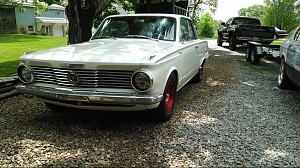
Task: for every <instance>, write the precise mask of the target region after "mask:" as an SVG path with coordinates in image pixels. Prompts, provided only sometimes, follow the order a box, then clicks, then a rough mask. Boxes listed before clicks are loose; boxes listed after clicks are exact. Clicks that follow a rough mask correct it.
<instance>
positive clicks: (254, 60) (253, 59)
mask: <svg viewBox="0 0 300 168" xmlns="http://www.w3.org/2000/svg"><path fill="white" fill-rule="evenodd" d="M251 48H252V52H251V63H252V64H253V65H258V64H259V61H260V57H259V55H257V50H256V47H255V46H253V47H251Z"/></svg>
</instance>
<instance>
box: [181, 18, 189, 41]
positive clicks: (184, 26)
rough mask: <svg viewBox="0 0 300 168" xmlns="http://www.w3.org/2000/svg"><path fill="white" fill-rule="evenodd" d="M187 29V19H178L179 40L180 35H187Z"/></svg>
mask: <svg viewBox="0 0 300 168" xmlns="http://www.w3.org/2000/svg"><path fill="white" fill-rule="evenodd" d="M188 30H189V26H188V21H187V20H186V19H183V18H181V19H180V41H182V40H183V39H182V36H183V35H184V36H186V37H188V36H189V34H188ZM185 41H189V39H187V38H186V39H185Z"/></svg>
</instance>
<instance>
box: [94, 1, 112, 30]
mask: <svg viewBox="0 0 300 168" xmlns="http://www.w3.org/2000/svg"><path fill="white" fill-rule="evenodd" d="M116 14H118V11H117V9H116V8H115V7H114V6H112V5H110V6H108V7H107V8H106V9H104V10H103V11H102V12H100V13H97V14H96V15H95V17H94V27H95V28H97V27H98V26H99V25H100V23H101V22H102V21H103V20H104V19H105V18H106V17H107V16H110V15H116Z"/></svg>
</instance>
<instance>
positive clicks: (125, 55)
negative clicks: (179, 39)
mask: <svg viewBox="0 0 300 168" xmlns="http://www.w3.org/2000/svg"><path fill="white" fill-rule="evenodd" d="M171 46H174V44H173V42H166V41H156V40H149V39H98V40H91V41H89V42H85V43H81V44H75V45H69V46H65V47H58V48H53V49H49V50H44V51H39V52H34V53H30V54H28V55H24V56H22V57H21V58H20V59H21V60H27V59H30V60H39V61H59V62H82V63H84V62H97V63H121V64H122V63H124V64H126V63H133V64H134V63H136V64H138V63H141V62H143V61H145V60H149V59H150V57H152V56H155V54H157V53H158V52H159V51H161V50H164V49H166V48H169V47H171Z"/></svg>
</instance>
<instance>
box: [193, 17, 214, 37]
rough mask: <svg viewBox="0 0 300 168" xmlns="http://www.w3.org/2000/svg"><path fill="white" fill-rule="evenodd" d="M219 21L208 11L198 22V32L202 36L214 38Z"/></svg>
mask: <svg viewBox="0 0 300 168" xmlns="http://www.w3.org/2000/svg"><path fill="white" fill-rule="evenodd" d="M216 27H217V21H215V20H214V19H213V18H212V16H211V14H210V13H208V12H206V13H205V14H204V15H202V17H200V20H199V21H198V22H197V33H198V35H199V36H200V37H208V38H212V37H214V35H215V30H216Z"/></svg>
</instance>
